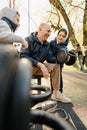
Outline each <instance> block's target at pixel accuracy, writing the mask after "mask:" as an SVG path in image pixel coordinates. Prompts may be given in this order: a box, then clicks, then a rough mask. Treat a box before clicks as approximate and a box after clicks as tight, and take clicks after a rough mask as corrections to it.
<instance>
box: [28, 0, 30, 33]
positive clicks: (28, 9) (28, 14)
mask: <svg viewBox="0 0 87 130" xmlns="http://www.w3.org/2000/svg"><path fill="white" fill-rule="evenodd" d="M28 35H30V0H28Z"/></svg>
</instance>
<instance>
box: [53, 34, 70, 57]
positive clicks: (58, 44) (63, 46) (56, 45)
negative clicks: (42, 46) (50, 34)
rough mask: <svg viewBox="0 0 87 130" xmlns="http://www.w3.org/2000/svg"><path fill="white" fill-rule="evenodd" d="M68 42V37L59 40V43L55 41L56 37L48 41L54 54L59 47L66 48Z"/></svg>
mask: <svg viewBox="0 0 87 130" xmlns="http://www.w3.org/2000/svg"><path fill="white" fill-rule="evenodd" d="M68 42H69V38H68V37H67V38H66V39H65V41H63V42H59V43H57V40H56V38H55V39H54V40H52V41H51V42H50V45H51V49H52V51H53V54H54V55H56V54H57V52H58V51H59V50H60V49H61V48H66V49H67V45H68Z"/></svg>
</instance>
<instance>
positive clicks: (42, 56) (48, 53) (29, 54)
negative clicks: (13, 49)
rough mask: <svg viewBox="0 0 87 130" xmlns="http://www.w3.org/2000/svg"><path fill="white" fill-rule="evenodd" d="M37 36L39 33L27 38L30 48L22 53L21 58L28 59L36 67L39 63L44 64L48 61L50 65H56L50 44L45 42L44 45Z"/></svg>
mask: <svg viewBox="0 0 87 130" xmlns="http://www.w3.org/2000/svg"><path fill="white" fill-rule="evenodd" d="M36 35H37V32H35V33H32V34H31V35H30V36H29V37H26V38H25V39H26V41H27V42H28V44H29V47H28V49H26V50H22V51H21V53H20V57H21V58H22V57H25V58H28V59H29V60H30V61H31V62H32V64H33V65H34V66H36V65H37V63H38V62H41V63H43V62H44V61H45V60H47V62H48V63H56V57H55V56H53V54H52V50H51V48H50V44H49V42H48V41H44V42H43V44H42V43H41V42H40V41H39V40H38V38H37V36H36Z"/></svg>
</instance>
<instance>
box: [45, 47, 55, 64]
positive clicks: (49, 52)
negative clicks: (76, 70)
mask: <svg viewBox="0 0 87 130" xmlns="http://www.w3.org/2000/svg"><path fill="white" fill-rule="evenodd" d="M47 62H49V63H57V59H56V56H54V55H53V52H52V49H51V46H49V50H48V56H47Z"/></svg>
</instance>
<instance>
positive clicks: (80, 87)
mask: <svg viewBox="0 0 87 130" xmlns="http://www.w3.org/2000/svg"><path fill="white" fill-rule="evenodd" d="M63 83H64V85H63V86H64V89H63V93H64V94H65V95H66V96H68V97H69V98H71V100H72V105H71V106H72V107H70V105H69V104H63V103H58V106H59V107H60V106H64V107H66V108H67V110H68V112H71V115H72V118H73V117H74V118H73V120H74V124H75V121H76V127H77V130H86V129H87V71H86V72H82V71H80V70H77V69H76V68H73V67H72V68H70V67H67V68H64V69H63ZM42 84H43V85H46V86H48V85H49V86H50V81H48V80H45V79H42ZM60 104H63V105H60ZM77 120H78V121H77Z"/></svg>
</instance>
